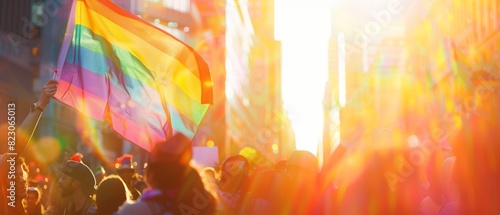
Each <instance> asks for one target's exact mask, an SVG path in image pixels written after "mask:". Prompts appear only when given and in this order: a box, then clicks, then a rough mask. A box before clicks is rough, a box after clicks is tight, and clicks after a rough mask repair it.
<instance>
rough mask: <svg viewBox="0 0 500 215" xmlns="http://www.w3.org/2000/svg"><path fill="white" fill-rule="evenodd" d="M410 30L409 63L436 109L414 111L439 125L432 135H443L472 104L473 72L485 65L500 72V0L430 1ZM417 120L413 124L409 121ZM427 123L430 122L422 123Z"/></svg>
mask: <svg viewBox="0 0 500 215" xmlns="http://www.w3.org/2000/svg"><path fill="white" fill-rule="evenodd" d="M415 18H416V19H415V20H414V22H413V23H411V25H410V26H411V27H410V28H409V29H411V30H410V31H409V33H408V34H409V35H410V37H411V38H409V41H412V43H414V44H418V46H416V45H408V47H409V58H411V59H412V61H409V62H408V63H409V67H410V68H411V72H412V73H413V74H414V76H415V77H416V78H418V79H419V80H420V81H422V82H426V83H428V86H429V90H428V91H429V92H428V93H429V94H432V97H431V98H432V99H429V98H422V97H425V96H426V95H421V97H420V98H417V99H419V100H420V101H422V100H424V101H426V102H428V103H429V104H431V105H428V106H429V107H427V108H428V109H431V110H432V113H433V114H430V115H424V114H422V111H418V109H417V110H412V113H413V114H414V115H415V116H416V117H413V118H409V119H408V120H411V121H415V118H417V117H421V118H424V119H426V120H423V121H424V122H425V121H433V122H434V123H433V124H435V125H434V126H432V128H430V129H428V131H427V132H428V133H430V134H429V135H430V136H432V137H433V138H435V139H438V140H439V139H442V137H444V136H445V135H449V134H450V132H453V131H451V130H453V129H452V127H454V126H455V125H454V124H453V123H452V124H450V123H448V121H450V117H453V115H455V114H457V113H459V112H465V111H467V110H468V109H470V108H472V107H470V106H471V105H470V103H471V102H470V98H471V96H472V93H473V92H472V90H473V88H472V83H471V82H470V77H471V75H472V73H473V72H475V71H478V70H484V71H486V72H488V73H490V74H492V75H493V76H496V77H499V76H500V73H499V71H500V63H498V62H500V61H499V60H500V54H498V53H499V50H500V21H499V20H500V3H498V2H497V1H480V0H474V1H464V0H459V1H444V2H441V1H425V2H423V3H422V10H421V13H420V14H419V16H416V17H415ZM407 124H414V123H411V122H409V123H407ZM420 127H425V126H423V125H422V126H420Z"/></svg>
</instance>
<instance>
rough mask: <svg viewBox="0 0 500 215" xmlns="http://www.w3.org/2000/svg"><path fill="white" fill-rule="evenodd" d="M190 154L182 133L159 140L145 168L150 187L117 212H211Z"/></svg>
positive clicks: (210, 200)
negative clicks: (136, 199)
mask: <svg viewBox="0 0 500 215" xmlns="http://www.w3.org/2000/svg"><path fill="white" fill-rule="evenodd" d="M192 154H193V152H192V146H191V142H190V141H189V139H187V138H186V137H185V136H183V135H182V134H176V135H174V136H173V137H172V138H170V139H169V140H167V141H164V142H160V143H158V144H157V145H156V146H155V147H154V149H153V150H152V151H151V154H150V156H149V160H148V165H147V167H146V170H145V171H146V174H145V180H146V183H147V184H148V185H149V189H148V190H147V191H146V192H144V194H143V195H142V196H141V198H140V200H139V201H137V202H134V203H126V204H125V205H123V206H122V207H121V208H120V210H119V211H118V214H120V215H129V214H130V215H136V214H141V215H149V214H151V215H153V214H154V215H156V214H158V215H159V214H207V215H208V214H214V212H215V201H214V198H213V197H212V196H211V195H210V193H209V192H208V191H207V190H206V189H205V187H204V185H203V182H202V180H201V178H200V175H199V174H198V172H197V171H196V170H195V169H194V168H192V167H191V165H190V164H189V163H190V161H191V158H192Z"/></svg>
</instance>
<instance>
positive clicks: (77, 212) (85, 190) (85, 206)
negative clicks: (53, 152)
mask: <svg viewBox="0 0 500 215" xmlns="http://www.w3.org/2000/svg"><path fill="white" fill-rule="evenodd" d="M58 182H59V186H60V188H61V197H63V198H64V197H68V198H69V201H70V203H69V205H68V206H67V207H66V208H65V209H64V213H63V214H64V215H91V214H92V215H93V214H96V208H95V202H94V200H93V199H92V195H93V194H94V193H95V191H96V182H95V177H94V174H93V173H92V170H90V168H89V167H88V166H87V165H85V164H84V163H83V162H81V161H80V162H78V161H74V160H68V161H66V163H65V164H64V167H63V169H62V173H61V176H60V178H59V181H58Z"/></svg>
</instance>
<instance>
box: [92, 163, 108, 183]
mask: <svg viewBox="0 0 500 215" xmlns="http://www.w3.org/2000/svg"><path fill="white" fill-rule="evenodd" d="M94 176H95V181H96V183H97V184H100V183H101V181H102V180H103V179H104V178H105V177H106V170H105V169H104V167H103V166H102V165H98V166H97V167H96V168H95V169H94Z"/></svg>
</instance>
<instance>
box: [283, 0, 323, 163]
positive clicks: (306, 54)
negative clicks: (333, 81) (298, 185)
mask: <svg viewBox="0 0 500 215" xmlns="http://www.w3.org/2000/svg"><path fill="white" fill-rule="evenodd" d="M275 4H276V6H275V8H276V11H277V12H276V16H277V17H276V25H277V27H276V35H277V37H278V38H277V39H279V40H281V42H282V47H283V50H282V53H283V56H282V57H283V67H282V68H283V75H282V90H283V101H284V107H285V109H286V111H287V112H288V113H289V117H290V120H291V122H292V128H293V130H294V132H295V139H296V148H297V150H307V151H310V152H312V153H313V154H316V152H317V148H318V144H320V143H321V141H322V126H323V95H324V89H325V84H326V82H327V80H328V39H329V36H330V19H331V17H330V10H329V7H328V5H329V2H328V1H319V0H316V1H310V2H303V1H284V0H281V1H278V0H277V1H276V2H275ZM298 14H300V15H298Z"/></svg>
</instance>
